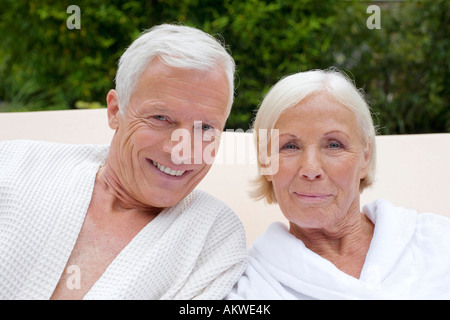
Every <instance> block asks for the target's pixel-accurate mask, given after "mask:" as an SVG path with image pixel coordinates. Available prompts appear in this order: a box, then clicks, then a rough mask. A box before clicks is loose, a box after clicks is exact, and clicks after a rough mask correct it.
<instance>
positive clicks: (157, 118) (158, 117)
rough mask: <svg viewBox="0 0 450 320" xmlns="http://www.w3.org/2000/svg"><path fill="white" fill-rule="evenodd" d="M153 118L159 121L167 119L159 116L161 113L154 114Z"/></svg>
mask: <svg viewBox="0 0 450 320" xmlns="http://www.w3.org/2000/svg"><path fill="white" fill-rule="evenodd" d="M155 119H156V120H159V121H166V120H167V118H166V117H165V116H161V115H157V116H155Z"/></svg>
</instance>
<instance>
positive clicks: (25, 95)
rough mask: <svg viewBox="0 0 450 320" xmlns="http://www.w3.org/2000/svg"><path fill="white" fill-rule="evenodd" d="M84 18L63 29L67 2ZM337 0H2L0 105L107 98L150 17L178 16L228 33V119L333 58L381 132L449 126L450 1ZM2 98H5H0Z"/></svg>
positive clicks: (244, 120) (57, 105) (242, 121)
mask: <svg viewBox="0 0 450 320" xmlns="http://www.w3.org/2000/svg"><path fill="white" fill-rule="evenodd" d="M71 4H75V5H78V6H79V7H80V8H81V29H79V30H78V29H73V30H69V29H68V28H67V26H66V21H67V19H68V18H69V16H70V15H71V14H70V13H66V9H67V7H68V6H69V5H71ZM376 4H377V5H379V6H380V7H381V29H379V30H377V29H368V28H367V26H366V21H367V18H368V17H369V15H370V14H368V13H367V12H366V9H367V7H368V6H369V5H370V2H366V1H335V0H321V1H316V0H302V1H299V0H273V1H268V0H215V1H212V0H184V1H179V0H147V1H124V0H113V1H108V2H106V1H100V0H90V1H87V0H85V1H71V2H67V1H53V0H26V1H25V0H4V1H3V3H2V8H3V9H2V11H0V75H1V76H0V111H24V110H49V109H67V108H91V107H100V106H102V105H104V104H105V97H106V94H107V92H108V90H109V89H111V88H113V87H114V77H115V72H116V67H117V61H118V59H119V57H120V56H121V54H122V53H123V51H124V50H125V48H126V47H127V46H128V45H129V44H130V43H131V42H132V41H133V40H134V39H135V38H136V37H138V36H139V34H140V33H141V32H142V31H143V30H145V29H148V28H150V27H151V26H153V25H155V24H160V23H163V22H167V23H172V22H181V23H183V24H187V25H190V26H195V27H198V28H200V29H203V30H204V31H206V32H208V33H211V34H213V35H220V36H221V37H223V38H224V39H225V42H226V44H227V45H228V47H229V49H230V51H231V53H232V55H233V57H234V58H235V60H236V63H237V72H238V74H237V79H236V98H235V106H234V108H233V111H232V113H231V115H230V118H229V120H228V122H227V128H235V129H236V128H242V129H244V130H245V129H247V128H248V127H249V125H250V124H251V120H252V118H253V115H254V112H255V110H256V109H257V107H258V105H259V103H260V101H261V100H262V98H263V97H264V94H265V93H266V92H267V90H268V89H269V88H270V87H271V86H272V85H273V84H275V83H276V82H277V81H278V80H279V79H280V78H281V77H283V76H285V75H287V74H292V73H295V72H298V71H305V70H309V69H316V68H327V67H329V66H337V67H340V68H342V69H344V70H345V71H346V72H348V74H349V75H350V76H351V77H354V78H355V80H356V84H357V85H358V86H359V87H364V89H365V92H366V94H367V97H368V99H369V101H370V102H371V106H372V108H373V111H374V113H375V114H376V115H377V119H378V121H379V124H380V127H381V128H382V130H381V132H382V133H384V134H392V133H421V132H449V131H450V107H449V91H448V87H449V69H450V68H449V64H450V56H449V51H448V47H449V39H450V37H449V32H448V31H449V26H448V21H449V20H450V19H449V18H450V17H449V14H450V10H449V4H448V1H446V0H422V1H402V2H395V3H390V2H385V3H376ZM2 101H3V102H2Z"/></svg>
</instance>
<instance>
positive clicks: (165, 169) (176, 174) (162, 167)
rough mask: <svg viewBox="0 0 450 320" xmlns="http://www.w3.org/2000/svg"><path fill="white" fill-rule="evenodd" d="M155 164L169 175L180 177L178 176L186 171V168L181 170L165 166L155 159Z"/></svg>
mask: <svg viewBox="0 0 450 320" xmlns="http://www.w3.org/2000/svg"><path fill="white" fill-rule="evenodd" d="M153 165H154V166H155V167H157V168H158V169H159V170H160V171H162V172H164V173H167V174H168V175H171V176H177V177H178V176H181V175H182V174H183V173H185V172H186V171H185V170H181V171H176V170H172V169H170V168H169V167H165V166H163V165H161V164H159V163H158V162H156V161H153Z"/></svg>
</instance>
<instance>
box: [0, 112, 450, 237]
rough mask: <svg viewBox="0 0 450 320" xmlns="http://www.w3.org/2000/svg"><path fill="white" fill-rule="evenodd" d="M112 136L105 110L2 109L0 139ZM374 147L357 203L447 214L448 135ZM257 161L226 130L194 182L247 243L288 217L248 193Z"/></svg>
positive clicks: (246, 137) (100, 140) (243, 136)
mask: <svg viewBox="0 0 450 320" xmlns="http://www.w3.org/2000/svg"><path fill="white" fill-rule="evenodd" d="M113 134H114V132H113V131H112V130H111V129H109V127H108V123H107V118H106V110H105V109H94V110H70V111H46V112H26V113H0V141H2V140H11V139H34V140H46V141H55V142H65V143H94V144H107V143H109V141H110V140H111V138H112V136H113ZM377 148H378V157H377V174H376V182H375V184H374V185H373V186H372V187H371V188H370V189H368V190H366V191H364V192H363V194H362V196H361V204H365V203H367V202H370V201H372V200H375V199H377V198H384V199H387V200H389V201H391V202H393V203H394V204H395V205H398V206H404V207H407V208H413V209H415V210H417V211H419V212H434V213H437V214H442V215H446V216H449V217H450V133H446V134H424V135H399V136H379V137H377ZM255 161H256V160H255V152H254V146H253V140H252V136H251V134H249V133H235V132H225V133H224V134H223V136H222V142H221V147H220V149H219V153H218V155H217V158H216V161H215V163H214V165H213V166H212V168H211V170H210V172H209V173H208V175H207V176H206V177H205V179H204V180H203V181H202V182H201V183H200V185H199V186H198V188H200V189H203V190H205V191H208V192H209V193H211V194H213V195H214V196H216V197H217V198H219V199H221V200H222V201H224V202H225V203H227V204H228V205H229V206H230V207H231V208H232V209H233V210H234V211H235V212H236V213H237V214H238V216H239V217H240V219H241V220H242V222H243V223H244V226H245V229H246V232H247V242H248V244H250V243H252V242H253V241H254V239H255V238H256V237H257V236H258V235H259V234H261V233H262V232H264V230H265V229H266V228H267V226H268V225H269V224H270V223H271V222H273V221H284V222H285V221H286V220H285V219H284V217H283V215H282V213H281V212H280V210H279V209H278V207H277V206H276V205H270V206H269V205H265V203H264V202H263V201H259V202H255V201H253V200H251V199H250V198H249V197H248V191H249V190H250V189H251V185H250V182H249V180H250V179H251V178H253V177H254V176H255V175H256V162H255ZM0 170H1V168H0Z"/></svg>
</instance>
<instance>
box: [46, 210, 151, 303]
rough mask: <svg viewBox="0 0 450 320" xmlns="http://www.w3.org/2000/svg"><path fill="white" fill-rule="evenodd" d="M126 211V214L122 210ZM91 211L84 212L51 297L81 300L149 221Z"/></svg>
mask: <svg viewBox="0 0 450 320" xmlns="http://www.w3.org/2000/svg"><path fill="white" fill-rule="evenodd" d="M124 214H126V213H124ZM101 215H102V216H101V217H99V213H98V212H93V211H92V209H91V208H90V209H89V210H88V212H87V214H86V218H85V220H84V222H83V225H82V228H81V231H80V234H79V236H78V239H77V241H76V243H75V246H74V248H73V251H72V253H71V255H70V257H69V260H68V262H67V264H66V267H65V269H64V272H63V274H62V275H61V278H60V280H59V282H58V285H57V286H56V288H55V291H54V292H53V295H52V299H70V300H76V299H82V298H83V297H84V296H85V295H86V294H87V293H88V292H89V290H90V289H91V288H92V287H93V285H94V284H95V283H96V282H97V280H98V279H100V277H101V276H102V275H103V273H104V272H105V270H106V269H107V268H108V267H109V265H110V264H111V263H112V262H113V261H114V259H116V257H117V256H118V255H119V253H120V252H121V251H122V250H123V249H124V248H125V247H126V246H127V245H128V243H130V242H131V241H132V239H133V238H134V237H135V235H136V234H137V233H139V231H140V230H141V229H142V228H143V227H144V226H145V224H146V223H148V221H139V220H132V219H130V217H125V218H122V219H121V218H120V217H119V216H117V215H107V214H105V213H101Z"/></svg>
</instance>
